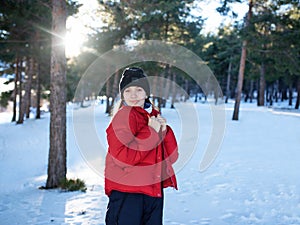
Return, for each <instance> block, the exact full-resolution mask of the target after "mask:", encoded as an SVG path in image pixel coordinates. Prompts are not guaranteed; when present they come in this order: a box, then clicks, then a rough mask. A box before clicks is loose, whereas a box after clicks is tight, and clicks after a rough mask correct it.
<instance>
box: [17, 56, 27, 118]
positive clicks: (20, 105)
mask: <svg viewBox="0 0 300 225" xmlns="http://www.w3.org/2000/svg"><path fill="white" fill-rule="evenodd" d="M22 64H23V60H20V62H19V73H18V77H19V88H18V91H19V94H18V95H19V118H18V121H17V124H22V123H23V122H24V111H25V108H24V105H23V104H24V103H23V96H22Z"/></svg>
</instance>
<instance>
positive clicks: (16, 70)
mask: <svg viewBox="0 0 300 225" xmlns="http://www.w3.org/2000/svg"><path fill="white" fill-rule="evenodd" d="M15 65H16V67H15V81H14V83H15V88H14V95H13V117H12V119H11V122H16V118H17V95H18V80H19V58H18V56H17V57H16V63H15Z"/></svg>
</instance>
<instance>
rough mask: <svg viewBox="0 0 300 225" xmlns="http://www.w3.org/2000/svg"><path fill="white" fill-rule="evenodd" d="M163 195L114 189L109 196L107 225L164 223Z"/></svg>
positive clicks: (154, 224)
mask: <svg viewBox="0 0 300 225" xmlns="http://www.w3.org/2000/svg"><path fill="white" fill-rule="evenodd" d="M162 219H163V197H161V198H156V197H151V196H148V195H144V194H137V193H124V192H119V191H113V192H112V193H111V195H110V196H109V202H108V206H107V212H106V217H105V223H106V225H162Z"/></svg>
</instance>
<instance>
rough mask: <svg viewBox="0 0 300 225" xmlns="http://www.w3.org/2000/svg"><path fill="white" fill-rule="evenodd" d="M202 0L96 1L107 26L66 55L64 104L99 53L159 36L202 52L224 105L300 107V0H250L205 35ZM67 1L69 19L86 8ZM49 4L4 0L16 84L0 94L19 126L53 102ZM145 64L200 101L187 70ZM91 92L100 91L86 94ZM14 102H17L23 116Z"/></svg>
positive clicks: (1, 56)
mask: <svg viewBox="0 0 300 225" xmlns="http://www.w3.org/2000/svg"><path fill="white" fill-rule="evenodd" d="M199 1H200V0H185V1H158V0H153V1H148V2H147V3H145V2H144V1H141V0H136V1H121V2H119V1H99V9H98V10H97V12H98V13H99V18H101V20H102V26H101V27H98V28H93V32H91V33H90V34H88V41H87V42H86V43H85V45H86V47H87V48H86V49H87V50H86V51H83V52H81V54H79V55H78V56H76V57H72V58H67V59H66V88H65V89H66V92H67V93H66V94H67V101H74V94H75V91H76V88H77V85H78V82H79V80H80V79H81V77H82V75H83V74H84V72H85V71H86V70H87V68H88V66H89V65H90V64H91V63H92V62H93V61H95V60H96V59H97V57H99V56H100V55H101V54H104V53H105V52H107V51H109V50H111V49H113V48H114V47H115V46H118V45H124V44H125V45H126V44H127V43H128V42H129V41H130V40H136V41H142V40H161V41H164V42H170V43H175V44H178V45H180V46H183V47H185V48H187V49H189V50H191V51H192V52H193V53H195V54H196V55H197V56H199V57H200V58H201V59H202V60H203V61H204V62H205V63H206V64H207V65H208V67H209V68H210V69H211V70H212V71H213V73H214V75H215V77H216V78H217V80H218V82H219V84H220V87H221V90H222V93H223V96H224V100H225V102H227V101H228V99H235V98H236V96H237V95H240V96H241V98H242V101H246V102H247V101H250V102H252V101H253V100H256V102H257V105H258V106H264V105H272V104H273V102H278V101H284V100H288V101H289V105H290V106H292V107H294V108H295V109H299V99H300V63H299V60H300V55H299V54H300V46H299V45H300V42H299V40H300V34H299V30H300V20H299V17H300V4H299V1H296V0H290V1H288V0H285V1H283V0H272V1H266V0H252V1H248V2H247V4H248V5H249V11H248V13H247V15H245V17H244V19H243V20H242V21H238V22H236V23H234V24H230V25H228V24H226V25H223V24H220V26H219V28H218V30H217V32H215V33H208V34H203V33H202V32H201V31H202V30H203V26H204V25H203V24H204V18H203V17H202V16H201V15H193V14H192V11H193V9H194V8H195V7H197V4H196V3H197V2H199ZM233 2H240V1H233V0H231V1H229V0H223V1H221V2H220V6H219V7H218V8H216V11H217V12H218V13H220V14H222V15H224V16H228V17H230V16H231V17H234V16H235V12H234V11H232V9H231V7H230V4H231V3H233ZM66 3H67V14H68V16H70V15H74V14H76V13H77V12H78V9H79V8H80V7H81V5H80V4H79V3H78V2H76V1H71V0H69V1H67V2H66ZM51 8H52V6H51V1H48V0H31V1H29V0H28V1H9V0H7V1H4V2H3V3H2V4H1V8H0V18H1V25H0V26H1V27H0V31H1V36H0V44H1V50H0V61H1V71H0V73H1V75H2V77H3V76H6V77H9V81H7V82H6V84H9V83H10V82H13V83H14V90H10V91H8V92H2V91H1V107H2V108H5V107H6V106H7V104H8V101H13V102H14V104H13V105H14V107H13V112H14V114H13V118H12V121H17V122H18V123H22V122H23V118H24V116H22V115H25V117H27V118H29V113H30V108H31V107H35V108H36V109H37V113H36V118H39V117H40V109H39V107H36V106H38V105H41V101H42V100H47V99H48V100H49V96H50V83H51V79H50V68H51V66H52V65H51V60H50V58H51V45H52V43H51V38H52V36H53V33H52V32H51V26H52V14H51ZM243 48H244V50H245V54H244V55H243V54H242V52H243ZM246 53H247V54H246ZM242 60H244V66H243V64H242ZM138 65H139V64H138ZM140 65H141V66H143V67H144V69H145V70H146V72H147V73H148V74H154V75H156V76H160V77H166V78H169V79H171V80H173V81H174V82H176V84H178V85H179V86H181V87H182V88H183V89H184V90H185V91H186V93H187V96H186V97H185V100H186V99H187V98H192V97H194V99H195V101H197V96H201V92H202V90H201V88H199V86H198V85H197V83H196V82H194V81H193V80H192V79H191V78H190V77H189V76H188V75H187V74H186V73H184V72H183V71H180V70H179V69H177V68H174V67H172V66H169V65H166V64H162V63H155V62H152V63H151V62H148V63H145V62H144V63H143V65H142V64H141V63H140ZM241 67H242V68H241ZM103 69H104V70H107V68H103ZM8 75H10V76H8ZM119 75H120V72H118V71H116V72H115V73H114V75H113V76H111V79H109V80H108V82H107V83H106V85H105V88H104V89H103V90H101V92H100V93H98V95H102V96H106V97H107V98H106V99H107V101H108V102H109V104H107V106H108V107H107V113H109V111H110V106H111V105H112V104H113V102H114V99H115V98H116V95H117V93H118V88H117V85H116V84H115V82H116V81H115V82H114V80H118V79H119V77H118V76H119ZM239 80H241V81H240V82H238V81H239ZM238 84H239V85H240V87H239V85H238ZM239 89H241V90H240V93H239ZM202 93H203V92H202ZM169 94H170V95H172V93H169ZM90 97H95V96H85V98H90ZM169 97H171V96H164V97H163V98H160V99H159V101H158V104H159V106H160V107H164V104H163V103H164V102H165V100H166V99H168V98H169ZM293 98H294V99H295V98H296V99H297V100H296V104H295V105H292V104H293ZM17 100H18V104H17ZM237 100H239V99H237ZM174 101H177V100H176V99H175V100H174ZM16 107H20V110H18V113H19V115H16V114H17V110H16Z"/></svg>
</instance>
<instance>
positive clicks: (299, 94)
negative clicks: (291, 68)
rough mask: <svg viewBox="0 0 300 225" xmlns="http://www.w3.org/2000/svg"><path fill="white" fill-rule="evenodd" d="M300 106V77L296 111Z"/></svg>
mask: <svg viewBox="0 0 300 225" xmlns="http://www.w3.org/2000/svg"><path fill="white" fill-rule="evenodd" d="M299 104H300V77H298V79H297V101H296V105H295V109H299Z"/></svg>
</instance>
